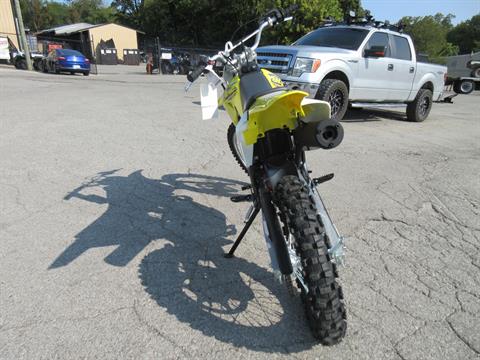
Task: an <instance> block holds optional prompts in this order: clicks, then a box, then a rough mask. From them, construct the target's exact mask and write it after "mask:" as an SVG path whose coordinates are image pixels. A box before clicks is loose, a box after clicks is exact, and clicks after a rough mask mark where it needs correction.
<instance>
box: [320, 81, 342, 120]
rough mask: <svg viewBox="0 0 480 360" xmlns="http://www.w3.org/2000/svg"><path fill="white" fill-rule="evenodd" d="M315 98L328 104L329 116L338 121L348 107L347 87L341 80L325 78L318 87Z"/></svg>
mask: <svg viewBox="0 0 480 360" xmlns="http://www.w3.org/2000/svg"><path fill="white" fill-rule="evenodd" d="M315 98H316V99H317V100H323V101H326V102H328V103H329V104H330V107H331V109H332V110H331V118H332V119H333V120H337V121H340V120H342V119H343V117H344V116H345V113H346V112H347V108H348V88H347V85H345V83H344V82H343V81H342V80H336V79H325V80H323V81H322V82H321V83H320V87H319V88H318V92H317V96H316V97H315Z"/></svg>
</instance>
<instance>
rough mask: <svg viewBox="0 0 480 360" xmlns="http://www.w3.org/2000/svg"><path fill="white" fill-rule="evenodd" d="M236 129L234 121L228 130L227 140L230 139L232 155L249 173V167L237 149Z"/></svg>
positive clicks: (229, 144)
mask: <svg viewBox="0 0 480 360" xmlns="http://www.w3.org/2000/svg"><path fill="white" fill-rule="evenodd" d="M235 131H236V129H235V125H234V124H233V123H231V124H230V126H229V127H228V130H227V140H228V146H229V147H230V151H231V152H232V155H233V157H234V159H235V161H236V162H237V163H238V165H240V167H241V168H242V170H243V171H245V173H246V174H247V175H248V169H247V166H246V165H245V163H244V162H243V160H242V158H241V157H240V155H239V154H238V150H237V146H238V145H237V135H236V132H235Z"/></svg>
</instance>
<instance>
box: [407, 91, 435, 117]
mask: <svg viewBox="0 0 480 360" xmlns="http://www.w3.org/2000/svg"><path fill="white" fill-rule="evenodd" d="M432 104H433V94H432V91H431V90H428V89H420V91H419V92H418V94H417V96H416V97H415V100H413V101H412V102H410V103H408V105H407V119H408V120H409V121H414V122H422V121H423V120H425V119H426V118H427V117H428V115H429V114H430V110H432Z"/></svg>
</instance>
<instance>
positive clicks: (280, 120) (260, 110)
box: [243, 90, 308, 145]
mask: <svg viewBox="0 0 480 360" xmlns="http://www.w3.org/2000/svg"><path fill="white" fill-rule="evenodd" d="M306 96H308V94H307V93H306V92H303V91H297V90H292V91H279V92H274V93H270V94H267V95H264V96H261V97H259V98H258V99H257V100H256V101H255V103H254V104H253V105H252V107H251V108H250V110H249V111H248V126H247V128H246V129H245V131H244V132H243V138H244V141H245V143H246V144H248V145H252V144H255V143H256V142H257V139H259V138H262V137H264V136H265V133H266V132H267V131H269V130H273V129H285V128H287V129H290V130H294V129H295V128H296V126H297V121H298V117H299V116H304V112H303V109H302V105H301V103H302V100H303V98H305V97H306Z"/></svg>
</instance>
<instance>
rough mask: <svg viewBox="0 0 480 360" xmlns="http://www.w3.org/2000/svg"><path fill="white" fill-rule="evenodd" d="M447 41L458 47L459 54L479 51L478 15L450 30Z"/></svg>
mask: <svg viewBox="0 0 480 360" xmlns="http://www.w3.org/2000/svg"><path fill="white" fill-rule="evenodd" d="M447 40H448V41H449V42H451V43H453V44H455V45H457V46H458V48H459V49H460V54H469V53H471V52H472V51H473V52H476V51H480V14H477V15H475V16H473V17H472V18H471V19H470V20H467V21H464V22H461V23H460V24H458V25H457V26H456V27H455V28H453V29H452V30H450V31H449V32H448V34H447Z"/></svg>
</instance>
